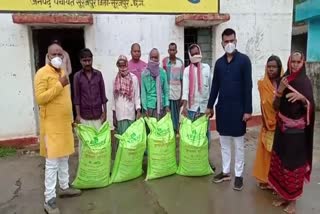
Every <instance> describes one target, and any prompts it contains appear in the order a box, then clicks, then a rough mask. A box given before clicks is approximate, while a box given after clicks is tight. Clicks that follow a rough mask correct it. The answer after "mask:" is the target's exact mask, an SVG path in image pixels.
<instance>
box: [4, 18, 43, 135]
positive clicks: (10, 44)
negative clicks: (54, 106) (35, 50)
mask: <svg viewBox="0 0 320 214" xmlns="http://www.w3.org/2000/svg"><path fill="white" fill-rule="evenodd" d="M0 32H1V33H0V59H1V60H0V61H1V75H0V99H1V104H0V118H1V123H0V139H8V138H12V137H15V138H18V137H25V136H33V135H35V134H36V132H37V131H36V130H37V127H36V120H35V116H34V114H35V113H34V110H35V106H34V98H33V85H32V82H33V80H32V79H33V69H32V63H31V62H33V60H31V52H30V41H29V35H28V28H27V27H26V26H23V25H15V24H13V23H12V18H11V14H0Z"/></svg>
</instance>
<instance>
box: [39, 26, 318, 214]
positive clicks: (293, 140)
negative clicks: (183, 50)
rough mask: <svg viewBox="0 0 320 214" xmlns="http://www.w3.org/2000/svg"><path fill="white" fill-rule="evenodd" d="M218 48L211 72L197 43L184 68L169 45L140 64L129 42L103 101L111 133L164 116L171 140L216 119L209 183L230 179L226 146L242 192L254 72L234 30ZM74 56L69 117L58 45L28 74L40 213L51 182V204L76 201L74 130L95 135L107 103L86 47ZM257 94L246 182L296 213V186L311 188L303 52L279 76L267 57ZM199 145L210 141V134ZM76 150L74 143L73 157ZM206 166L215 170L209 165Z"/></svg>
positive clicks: (310, 113) (53, 208)
mask: <svg viewBox="0 0 320 214" xmlns="http://www.w3.org/2000/svg"><path fill="white" fill-rule="evenodd" d="M221 44H222V47H223V48H224V50H225V54H224V55H223V56H222V57H221V58H219V59H218V60H217V61H216V63H215V66H214V68H213V69H210V66H209V65H208V64H206V63H203V62H202V53H201V48H200V47H199V46H198V45H197V44H193V45H191V46H190V47H189V49H188V54H189V59H190V65H189V66H187V67H185V66H184V62H183V60H182V59H180V58H178V57H177V56H176V55H177V45H176V44H175V43H170V44H169V47H168V56H167V57H165V58H164V59H163V60H161V59H160V53H159V51H158V49H156V48H153V49H152V50H151V51H150V53H149V59H148V62H147V63H146V62H144V61H142V60H141V59H140V58H141V47H140V45H139V44H138V43H135V44H133V45H132V46H131V56H132V59H130V60H128V59H127V57H126V56H124V55H120V56H119V57H118V59H117V61H116V62H115V65H116V66H117V68H118V73H117V74H116V77H115V78H114V81H113V85H112V90H113V91H112V92H113V93H112V96H111V98H110V100H111V101H112V115H113V118H112V119H113V125H114V127H115V130H116V132H117V133H118V134H120V135H121V134H123V133H124V132H125V131H126V129H127V128H128V127H129V126H130V125H131V124H132V123H133V122H134V121H135V120H137V119H139V118H140V117H142V116H145V117H155V118H157V119H158V120H159V119H161V118H162V117H163V116H164V115H165V114H166V113H168V112H170V113H171V117H172V122H173V127H174V130H175V133H176V134H177V136H178V135H179V120H180V118H179V117H180V115H183V116H185V117H187V118H189V119H190V120H192V121H194V120H196V119H198V118H199V117H201V116H203V115H207V116H208V119H209V118H211V117H213V116H214V115H215V118H216V125H217V131H218V133H219V135H220V145H221V154H222V171H221V173H217V174H216V175H215V176H214V178H213V182H214V183H221V182H224V181H230V180H231V179H232V176H231V171H230V165H231V158H232V157H231V143H232V142H233V144H234V145H235V166H234V175H235V178H234V187H233V188H234V190H237V191H240V190H242V189H243V171H244V165H245V151H244V150H245V149H244V143H245V142H244V141H245V140H244V135H245V134H246V125H247V122H248V120H250V118H251V114H252V67H251V61H250V59H249V57H248V56H247V55H245V54H243V53H240V52H239V51H238V50H237V49H236V45H237V38H236V32H235V31H234V30H233V29H230V28H228V29H225V30H224V31H223V33H222V43H221ZM79 58H80V63H81V65H82V69H81V70H80V71H78V72H77V73H76V74H75V75H74V79H73V89H72V90H73V92H74V99H73V104H74V105H75V109H76V117H75V118H73V113H72V102H71V88H70V83H69V78H68V75H70V73H71V72H72V70H71V62H70V58H69V55H68V53H67V52H66V51H64V50H63V48H62V47H61V44H60V42H59V41H53V43H52V44H51V45H50V46H49V48H48V54H47V55H46V65H45V66H44V67H42V68H40V69H39V70H38V72H37V73H36V75H35V82H34V84H35V97H36V101H37V103H38V105H39V107H40V109H39V117H40V152H41V155H42V156H44V157H45V160H46V163H45V192H44V196H45V202H44V209H45V210H46V211H47V213H59V209H58V207H57V205H56V188H55V187H56V183H57V180H58V181H59V186H60V188H59V191H58V194H59V196H62V197H63V196H77V195H80V194H81V191H80V190H77V189H74V188H72V187H69V172H68V158H69V155H71V154H72V153H73V152H74V138H73V131H72V124H73V122H75V123H81V124H86V125H90V126H93V127H95V128H97V129H99V128H100V126H101V125H102V124H103V123H104V122H105V121H106V120H107V102H108V99H107V97H106V91H105V84H104V79H103V73H102V72H100V71H99V70H97V69H95V68H93V66H92V65H93V54H92V52H91V51H90V50H89V49H87V48H85V49H83V50H81V52H80V54H79ZM161 62H162V63H161ZM161 64H162V66H161ZM258 89H259V92H260V100H261V114H262V127H261V132H260V136H259V142H258V147H257V155H256V160H255V164H254V169H253V175H254V176H255V177H256V178H257V180H258V186H259V187H260V188H261V189H270V190H273V191H274V192H276V193H277V195H278V196H279V198H278V199H277V200H275V201H274V203H273V204H274V205H275V206H281V205H286V208H285V211H286V212H287V213H294V212H295V201H296V200H297V199H298V198H299V197H300V196H301V195H302V192H303V185H304V182H305V181H306V180H307V181H309V180H310V173H311V169H312V150H313V126H314V101H313V95H312V87H311V83H310V80H309V78H308V77H307V75H306V71H305V58H304V56H303V54H302V53H300V52H293V53H292V54H291V56H290V58H289V61H288V66H287V71H286V72H285V73H284V72H283V68H282V63H281V60H280V58H279V57H277V56H274V55H272V56H271V57H270V58H269V59H268V60H267V64H266V69H265V76H264V78H263V79H262V80H259V82H258ZM217 98H218V99H217ZM216 100H217V104H216V105H215V103H216ZM214 106H215V110H214ZM209 124H210V123H209ZM207 137H208V139H209V142H210V126H209V128H208V133H207ZM209 145H210V144H209ZM80 151H81V142H79V156H80V154H81V152H80ZM212 168H213V169H215V167H214V166H213V165H212Z"/></svg>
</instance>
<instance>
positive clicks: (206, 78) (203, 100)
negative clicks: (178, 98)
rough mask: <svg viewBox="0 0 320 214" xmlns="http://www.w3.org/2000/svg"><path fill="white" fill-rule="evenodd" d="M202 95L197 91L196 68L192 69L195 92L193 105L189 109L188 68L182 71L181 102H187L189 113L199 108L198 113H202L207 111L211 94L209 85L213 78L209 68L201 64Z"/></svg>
mask: <svg viewBox="0 0 320 214" xmlns="http://www.w3.org/2000/svg"><path fill="white" fill-rule="evenodd" d="M201 67H202V72H201V73H202V84H203V85H202V93H201V94H200V93H199V91H198V79H197V71H198V68H197V67H196V66H195V67H194V72H195V73H194V77H195V78H194V81H195V92H194V103H193V105H192V106H191V107H190V108H189V69H190V66H188V67H186V68H185V69H184V73H183V84H182V85H183V89H182V90H183V91H182V93H183V94H182V100H187V101H188V104H187V109H188V110H189V111H197V110H198V109H199V108H200V113H204V112H205V111H206V109H207V105H208V101H209V97H210V92H211V84H212V78H213V72H211V69H210V66H209V65H208V64H204V63H202V66H201Z"/></svg>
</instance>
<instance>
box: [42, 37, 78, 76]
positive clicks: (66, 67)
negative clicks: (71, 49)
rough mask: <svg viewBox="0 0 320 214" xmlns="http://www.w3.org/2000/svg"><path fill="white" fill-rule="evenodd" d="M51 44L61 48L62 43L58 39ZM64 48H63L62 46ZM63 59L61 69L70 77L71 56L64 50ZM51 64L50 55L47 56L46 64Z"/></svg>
mask: <svg viewBox="0 0 320 214" xmlns="http://www.w3.org/2000/svg"><path fill="white" fill-rule="evenodd" d="M51 44H57V45H60V46H61V41H60V39H58V38H55V39H52V40H51ZM61 47H62V46H61ZM62 51H63V59H62V65H61V68H62V69H63V70H64V71H65V72H66V74H67V75H68V76H69V75H70V74H71V73H72V67H71V60H70V56H69V54H68V52H67V51H65V50H63V49H62ZM48 63H49V59H48V54H46V64H48Z"/></svg>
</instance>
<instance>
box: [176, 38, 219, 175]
mask: <svg viewBox="0 0 320 214" xmlns="http://www.w3.org/2000/svg"><path fill="white" fill-rule="evenodd" d="M188 53H189V59H190V65H189V66H188V67H186V68H185V69H184V72H183V83H182V102H183V108H182V112H181V113H182V115H183V116H185V117H188V118H189V119H190V120H192V121H195V120H196V119H198V118H199V117H201V116H203V115H204V114H205V111H206V108H207V103H208V100H209V96H210V89H211V83H212V72H211V69H210V66H209V65H208V64H205V63H202V62H201V60H202V53H201V49H200V47H199V45H196V44H193V45H191V46H190V47H189V51H188ZM207 137H208V143H209V145H210V124H209V126H208V132H207ZM211 168H212V169H213V170H215V167H214V166H213V165H211Z"/></svg>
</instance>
